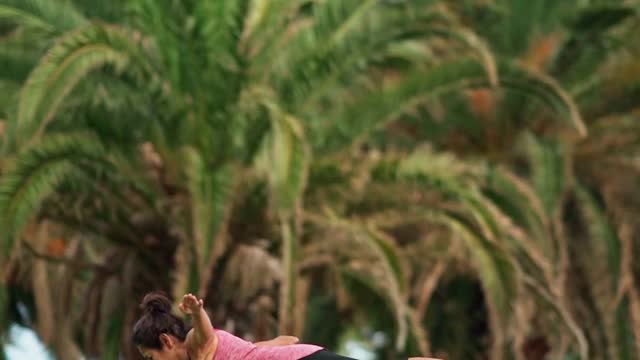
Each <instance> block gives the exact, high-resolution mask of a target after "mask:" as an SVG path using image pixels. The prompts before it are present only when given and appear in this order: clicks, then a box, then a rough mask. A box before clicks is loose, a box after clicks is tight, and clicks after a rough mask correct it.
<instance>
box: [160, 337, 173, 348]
mask: <svg viewBox="0 0 640 360" xmlns="http://www.w3.org/2000/svg"><path fill="white" fill-rule="evenodd" d="M160 343H161V344H162V347H163V348H166V349H167V350H171V349H173V346H174V345H175V343H174V341H173V338H172V337H171V336H169V335H167V334H160Z"/></svg>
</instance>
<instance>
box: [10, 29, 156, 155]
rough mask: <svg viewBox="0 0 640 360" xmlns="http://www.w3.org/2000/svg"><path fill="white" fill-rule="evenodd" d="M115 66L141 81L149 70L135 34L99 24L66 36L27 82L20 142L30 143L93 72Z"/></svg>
mask: <svg viewBox="0 0 640 360" xmlns="http://www.w3.org/2000/svg"><path fill="white" fill-rule="evenodd" d="M105 65H111V66H112V67H113V68H114V70H115V72H116V73H121V72H123V71H127V72H129V73H131V74H132V75H133V76H134V78H141V77H142V76H143V73H144V72H145V71H148V70H149V67H148V64H147V62H146V60H145V58H144V57H143V56H142V55H141V53H140V49H139V47H138V46H137V44H136V42H135V39H134V37H133V34H130V33H128V32H127V31H126V30H124V29H121V28H117V27H113V26H106V25H102V24H96V25H92V26H89V27H87V28H81V29H80V30H76V31H74V32H71V33H69V34H67V35H65V36H63V37H62V38H61V39H60V40H59V41H58V43H57V44H56V45H55V46H54V47H53V48H52V49H51V50H50V51H49V54H48V55H47V56H46V57H45V58H44V59H43V60H42V62H41V63H40V65H38V66H37V67H36V68H35V69H34V70H33V72H32V73H31V75H30V76H29V79H28V80H27V83H26V84H25V86H24V88H23V89H22V92H21V96H20V102H19V104H18V117H17V119H16V121H17V128H18V134H17V135H18V139H17V142H19V143H20V142H23V141H28V140H30V139H31V138H32V137H33V136H34V135H35V136H37V134H38V132H40V131H42V130H43V129H44V127H45V126H46V125H47V123H48V122H49V121H50V120H51V119H52V118H53V117H54V116H55V115H56V111H57V110H58V109H59V107H60V105H61V103H62V102H63V101H64V100H65V97H66V95H67V94H68V93H69V92H70V91H71V90H72V89H73V88H74V86H75V85H76V84H77V83H78V82H79V81H81V80H82V79H83V78H84V77H85V76H86V75H87V74H88V73H89V72H91V71H93V70H95V69H98V68H101V67H103V66H105Z"/></svg>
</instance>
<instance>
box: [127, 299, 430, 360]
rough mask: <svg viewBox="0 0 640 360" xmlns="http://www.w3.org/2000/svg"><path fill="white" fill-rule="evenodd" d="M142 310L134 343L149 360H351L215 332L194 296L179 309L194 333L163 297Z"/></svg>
mask: <svg viewBox="0 0 640 360" xmlns="http://www.w3.org/2000/svg"><path fill="white" fill-rule="evenodd" d="M141 307H142V309H143V315H142V317H141V318H140V319H139V320H138V321H137V322H136V324H135V325H134V327H133V342H134V344H136V346H137V347H138V350H139V351H140V354H142V357H143V359H145V360H213V359H215V360H299V359H306V360H322V359H325V360H330V359H348V358H346V357H343V356H340V355H336V354H333V353H331V352H328V351H326V350H325V349H323V348H321V347H319V346H315V345H306V344H293V343H295V342H297V339H296V338H294V337H287V336H285V337H278V338H276V339H274V340H271V341H267V342H262V343H256V344H252V343H250V342H246V341H244V340H242V339H240V338H238V337H235V336H233V335H231V334H229V333H227V332H225V331H222V330H214V329H213V326H212V325H211V321H210V320H209V316H208V315H207V312H206V311H205V310H204V308H203V301H202V300H201V299H198V298H196V297H195V296H193V295H192V294H187V295H185V296H184V298H183V299H182V302H181V303H180V305H179V306H178V308H179V309H180V311H182V312H183V313H184V314H186V315H190V316H191V318H192V325H193V328H192V329H189V328H188V327H187V325H186V324H185V323H184V321H183V320H182V319H181V318H179V317H177V316H175V315H173V314H172V313H171V302H170V301H169V299H168V298H167V297H165V296H164V295H162V294H158V293H150V294H147V295H146V296H145V297H144V300H143V301H142V304H141ZM415 359H424V358H415ZM434 360H435V359H434Z"/></svg>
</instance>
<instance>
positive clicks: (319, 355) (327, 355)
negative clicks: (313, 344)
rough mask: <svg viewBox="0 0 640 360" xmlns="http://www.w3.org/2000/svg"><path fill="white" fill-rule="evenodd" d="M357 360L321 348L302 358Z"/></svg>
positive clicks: (313, 359) (310, 359)
mask: <svg viewBox="0 0 640 360" xmlns="http://www.w3.org/2000/svg"><path fill="white" fill-rule="evenodd" d="M340 359H342V360H355V359H352V358H348V357H346V356H341V355H338V354H334V353H332V352H330V351H327V350H321V351H318V352H316V353H313V354H311V355H309V356H306V357H303V358H302V360H340Z"/></svg>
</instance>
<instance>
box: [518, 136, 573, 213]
mask: <svg viewBox="0 0 640 360" xmlns="http://www.w3.org/2000/svg"><path fill="white" fill-rule="evenodd" d="M559 146H560V145H559V144H555V143H551V142H549V141H545V140H539V139H536V138H534V137H533V136H527V137H526V148H527V152H528V155H529V160H530V166H531V173H532V182H533V185H534V187H535V189H536V192H537V194H538V196H539V197H540V199H541V200H542V203H543V204H544V207H545V211H547V213H549V214H555V213H557V211H559V206H560V205H561V201H562V196H563V195H564V192H565V190H566V186H567V180H568V175H569V174H567V169H566V165H565V159H564V158H563V156H562V154H563V153H562V151H561V149H560V148H559Z"/></svg>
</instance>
